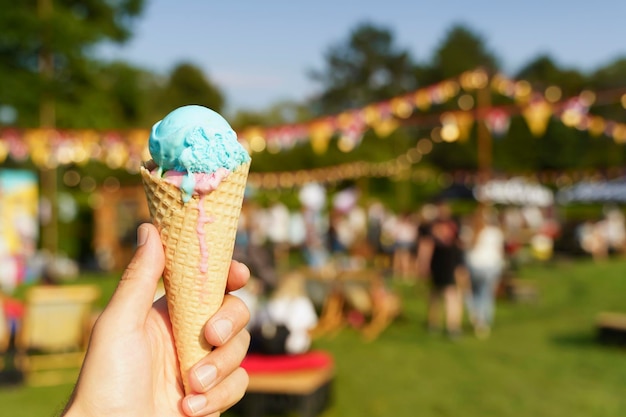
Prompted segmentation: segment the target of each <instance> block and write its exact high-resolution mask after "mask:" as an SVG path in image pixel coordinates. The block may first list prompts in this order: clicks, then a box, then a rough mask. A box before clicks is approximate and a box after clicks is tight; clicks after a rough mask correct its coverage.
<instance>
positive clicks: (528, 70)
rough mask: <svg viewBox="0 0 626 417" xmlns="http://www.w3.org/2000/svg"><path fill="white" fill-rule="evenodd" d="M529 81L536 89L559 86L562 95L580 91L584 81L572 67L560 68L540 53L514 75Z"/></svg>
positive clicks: (582, 76) (570, 94) (569, 95)
mask: <svg viewBox="0 0 626 417" xmlns="http://www.w3.org/2000/svg"><path fill="white" fill-rule="evenodd" d="M515 78H517V79H519V80H526V81H529V82H530V83H531V84H532V85H533V87H534V88H535V89H536V90H538V91H544V90H545V89H546V88H548V87H550V86H552V85H554V86H558V87H560V88H561V91H562V94H563V96H564V97H571V96H573V95H575V94H578V93H580V91H581V90H582V89H583V87H584V86H585V83H586V79H585V76H584V75H583V74H581V73H580V72H579V71H577V70H574V69H562V68H559V67H558V65H557V64H556V63H555V62H554V61H553V60H552V58H550V56H548V55H540V56H538V57H537V58H536V59H535V60H534V61H531V62H530V63H528V64H527V65H526V66H524V67H523V68H522V69H521V70H520V71H519V72H518V73H517V74H516V75H515Z"/></svg>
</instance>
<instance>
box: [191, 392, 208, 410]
mask: <svg viewBox="0 0 626 417" xmlns="http://www.w3.org/2000/svg"><path fill="white" fill-rule="evenodd" d="M187 406H189V409H190V410H191V412H192V413H193V414H196V413H197V412H198V411H200V410H202V409H203V408H204V407H205V406H206V398H204V395H194V396H193V397H189V398H188V399H187Z"/></svg>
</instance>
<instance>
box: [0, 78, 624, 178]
mask: <svg viewBox="0 0 626 417" xmlns="http://www.w3.org/2000/svg"><path fill="white" fill-rule="evenodd" d="M484 88H490V90H491V91H492V92H494V93H497V94H500V95H503V96H505V97H509V98H510V99H511V101H512V103H513V104H511V105H506V106H492V107H487V108H482V109H481V108H479V107H478V106H476V103H475V101H474V98H473V93H474V92H476V91H477V90H480V89H484ZM561 96H562V93H561V90H560V89H559V88H558V87H556V86H551V87H548V88H547V89H546V90H545V91H544V92H538V91H535V90H533V89H532V87H531V85H530V83H529V82H527V81H524V80H521V81H520V80H512V79H510V78H507V77H506V76H504V75H502V74H495V75H493V76H489V75H488V74H487V72H486V71H484V70H482V69H477V70H473V71H468V72H465V73H463V74H461V75H460V76H459V77H457V78H454V79H450V80H445V81H442V82H439V83H436V84H433V85H431V86H428V87H424V88H420V89H418V90H416V91H413V92H410V93H407V94H403V95H401V96H398V97H394V98H392V99H390V100H384V101H381V102H377V103H372V104H369V105H367V106H365V107H363V108H358V109H351V110H346V111H344V112H342V113H339V114H336V115H332V116H325V117H322V118H318V119H314V120H310V121H308V122H305V123H294V124H285V125H279V126H270V127H263V126H249V127H246V128H243V129H241V130H240V132H239V134H238V136H239V139H240V141H241V142H242V143H243V144H244V145H245V146H246V147H247V148H248V150H249V151H250V152H251V153H255V152H262V151H268V152H272V153H278V152H281V151H285V150H288V149H291V148H293V147H294V146H298V145H301V144H304V143H308V142H310V144H311V147H312V149H313V151H314V152H316V153H317V154H320V155H321V154H324V153H325V152H326V150H327V149H328V146H329V143H330V141H331V139H332V138H335V137H336V138H337V146H338V147H339V149H340V150H341V151H343V152H350V151H352V150H354V149H355V148H356V147H357V146H359V144H360V143H361V141H362V138H363V135H364V133H365V132H366V131H367V130H369V129H372V130H373V131H374V132H375V133H376V135H377V136H378V137H380V138H385V137H387V136H389V135H390V134H391V133H393V132H394V131H395V130H396V129H398V128H400V127H401V126H403V125H405V124H408V123H409V121H410V120H417V123H418V125H422V126H423V127H428V128H433V129H435V128H436V129H438V135H439V137H440V138H441V140H443V141H448V142H453V141H457V140H458V141H463V140H467V138H468V137H469V134H470V132H471V129H472V126H473V125H474V123H476V122H477V121H483V122H484V123H485V126H486V127H487V129H488V130H489V131H490V133H491V134H492V135H493V136H494V137H502V136H505V135H506V133H507V132H508V130H509V127H510V121H511V118H512V117H513V116H516V115H521V116H522V117H523V118H524V120H525V122H526V124H527V125H528V128H529V131H530V133H531V135H532V136H534V137H541V136H543V135H544V133H545V131H546V128H547V125H548V123H549V121H550V120H551V119H552V118H557V119H559V120H560V121H561V122H562V123H563V124H565V125H566V126H569V127H572V128H576V129H579V130H583V131H588V132H589V134H590V135H592V136H596V137H597V136H601V135H605V136H607V137H608V138H611V139H612V140H614V141H615V142H616V143H626V123H622V122H616V121H612V120H607V119H605V118H603V117H601V116H598V115H594V114H591V113H590V108H591V107H592V106H593V105H594V104H598V103H601V102H603V101H604V102H607V101H613V102H614V101H615V100H616V99H617V100H621V105H622V107H624V108H626V93H621V96H620V92H617V93H616V92H601V93H596V92H592V91H589V90H586V91H583V92H581V93H580V94H579V95H577V96H574V97H571V98H567V99H562V97H561ZM453 99H456V102H457V105H458V108H459V109H458V110H455V111H445V112H443V113H441V114H434V115H433V114H432V113H430V111H431V110H432V108H433V107H434V106H437V105H441V104H445V103H448V102H450V101H451V100H453ZM420 116H423V117H424V120H422V121H420ZM426 116H428V120H427V121H426V120H425V118H426ZM148 136H149V131H148V130H147V129H136V130H126V131H95V130H88V129H84V130H64V129H17V128H11V127H0V163H2V162H4V161H5V160H6V159H7V158H11V159H13V160H15V161H17V162H21V161H26V160H27V159H30V160H31V161H32V162H33V163H34V164H35V165H36V166H38V167H41V168H54V167H57V166H62V165H68V164H77V165H81V164H85V163H87V162H88V161H90V160H97V161H100V162H103V163H105V164H106V165H107V166H108V167H110V168H112V169H126V170H127V171H128V172H131V173H134V172H138V170H139V167H140V165H141V163H142V161H144V160H146V159H148V158H149V154H148V151H147V138H148ZM416 149H417V147H416V148H412V150H409V151H407V154H408V153H411V155H413V156H414V157H412V158H407V157H406V155H404V156H401V157H398V158H396V160H394V161H390V162H388V163H384V164H382V165H381V164H372V163H366V162H361V163H354V164H345V165H342V166H341V167H338V169H337V171H338V172H343V173H344V174H342V175H348V176H352V175H356V174H355V173H361V174H363V175H378V173H379V172H384V173H386V174H385V175H388V174H389V175H390V174H393V172H395V171H394V170H395V168H389V167H390V166H395V165H397V160H398V159H400V160H403V161H404V160H405V159H408V160H409V161H413V162H410V163H412V164H414V163H417V162H419V159H420V158H417V157H415V155H421V154H422V153H421V151H417V150H416ZM401 165H402V164H401ZM381 166H385V167H387V168H382V167H381ZM315 172H316V174H315V175H321V174H317V172H318V171H315ZM348 173H349V174H348ZM300 176H302V175H300ZM292 177H293V178H298V175H297V173H295V174H293V175H287V176H286V177H284V178H292ZM267 178H272V176H271V175H270V176H269V177H267ZM277 178H278V177H277ZM263 181H270V180H266V179H264V180H262V181H261V182H263ZM277 181H279V180H277ZM283 181H287V183H288V182H289V181H290V180H288V179H283Z"/></svg>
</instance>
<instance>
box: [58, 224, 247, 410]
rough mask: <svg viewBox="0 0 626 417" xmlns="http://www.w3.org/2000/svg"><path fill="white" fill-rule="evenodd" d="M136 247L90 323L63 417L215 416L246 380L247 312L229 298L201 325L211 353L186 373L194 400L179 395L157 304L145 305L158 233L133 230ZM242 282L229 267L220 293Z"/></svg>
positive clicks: (154, 273)
mask: <svg viewBox="0 0 626 417" xmlns="http://www.w3.org/2000/svg"><path fill="white" fill-rule="evenodd" d="M137 245H138V249H137V252H136V253H135V256H134V258H133V259H132V261H131V262H130V264H129V265H128V267H127V269H126V271H125V272H124V274H123V276H122V279H121V280H120V282H119V285H118V287H117V289H116V291H115V293H114V294H113V296H112V297H111V300H110V302H109V304H108V306H107V307H106V308H105V309H104V311H103V312H102V314H101V316H100V317H99V318H98V320H97V322H96V324H95V326H94V329H93V333H92V336H91V341H90V344H89V347H88V349H87V356H86V358H85V362H84V363H83V367H82V370H81V373H80V377H79V379H78V382H77V385H76V387H75V389H74V393H73V394H72V398H71V399H70V402H69V404H68V406H67V407H66V411H65V413H64V414H63V415H64V416H65V417H74V416H80V417H102V416H107V417H121V416H132V417H137V416H151V417H152V416H167V417H172V416H218V415H219V414H220V413H221V412H223V411H224V410H226V409H227V408H229V407H230V406H232V405H233V404H235V403H236V402H237V401H239V400H240V399H241V397H242V396H243V394H244V393H245V390H246V387H247V386H248V375H247V373H246V372H245V370H243V369H242V368H240V367H239V365H240V363H241V361H242V360H243V358H244V356H245V354H246V352H247V350H248V345H249V343H250V335H249V334H248V332H247V331H246V330H245V325H246V324H247V322H248V320H249V318H250V313H249V312H248V309H247V308H246V306H245V305H244V303H243V302H242V301H241V300H239V299H238V298H237V297H235V296H232V295H228V294H226V296H225V298H224V303H223V304H222V306H221V308H220V309H219V310H218V311H217V313H216V314H215V315H214V316H213V317H212V318H211V319H210V320H209V321H208V323H207V325H206V327H205V331H204V333H205V337H206V339H207V341H208V342H209V344H210V345H211V346H215V348H214V349H213V350H212V351H211V353H209V354H208V355H207V356H206V357H205V358H204V359H202V360H201V361H200V362H199V363H198V364H196V365H195V366H194V367H193V368H192V369H191V371H190V375H189V381H190V385H191V386H192V388H193V390H194V391H195V393H194V394H191V395H187V396H185V394H184V390H183V385H182V379H181V375H180V371H179V369H178V362H177V359H176V351H175V348H174V341H173V336H172V327H171V323H170V319H169V316H168V312H167V303H166V301H165V299H164V298H161V299H159V300H157V301H156V302H155V303H153V302H152V301H153V297H154V294H155V291H156V288H157V282H158V280H159V278H160V277H161V274H162V273H163V267H164V264H165V261H164V254H163V246H162V244H161V240H160V238H159V234H158V231H157V230H156V228H155V227H154V226H152V225H151V224H142V225H141V226H139V229H138V230H137ZM249 276H250V272H249V270H248V268H247V267H246V266H245V265H243V264H241V263H238V262H236V261H233V262H232V264H231V266H230V272H229V275H228V284H227V291H233V290H236V289H238V288H241V287H242V286H243V285H244V284H245V283H246V281H247V280H248V278H249Z"/></svg>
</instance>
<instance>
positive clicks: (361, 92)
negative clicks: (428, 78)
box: [310, 23, 416, 114]
mask: <svg viewBox="0 0 626 417" xmlns="http://www.w3.org/2000/svg"><path fill="white" fill-rule="evenodd" d="M325 60H326V67H325V68H324V69H322V70H313V71H311V73H310V76H311V78H312V79H313V80H314V81H317V82H319V83H321V85H322V88H323V90H322V92H321V93H320V94H319V96H318V97H317V98H316V99H315V100H314V101H313V106H314V109H315V111H316V112H317V113H318V114H329V113H338V112H341V111H343V110H346V109H350V108H354V107H359V106H365V105H367V104H370V103H372V102H376V101H381V100H385V99H388V98H391V97H394V96H397V95H399V94H402V93H404V92H408V91H411V90H413V89H415V88H416V84H415V76H414V72H415V64H414V63H413V60H412V58H411V56H410V54H409V52H408V51H406V50H404V49H400V48H398V47H396V45H395V44H394V39H393V34H392V32H391V31H390V30H388V29H385V28H382V27H378V26H375V25H373V24H371V23H363V24H360V25H358V26H357V27H356V28H355V29H354V30H353V31H352V32H351V33H350V35H349V37H348V39H347V40H345V41H342V42H339V43H337V44H335V45H333V46H331V47H330V48H329V50H328V51H327V53H326V54H325Z"/></svg>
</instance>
